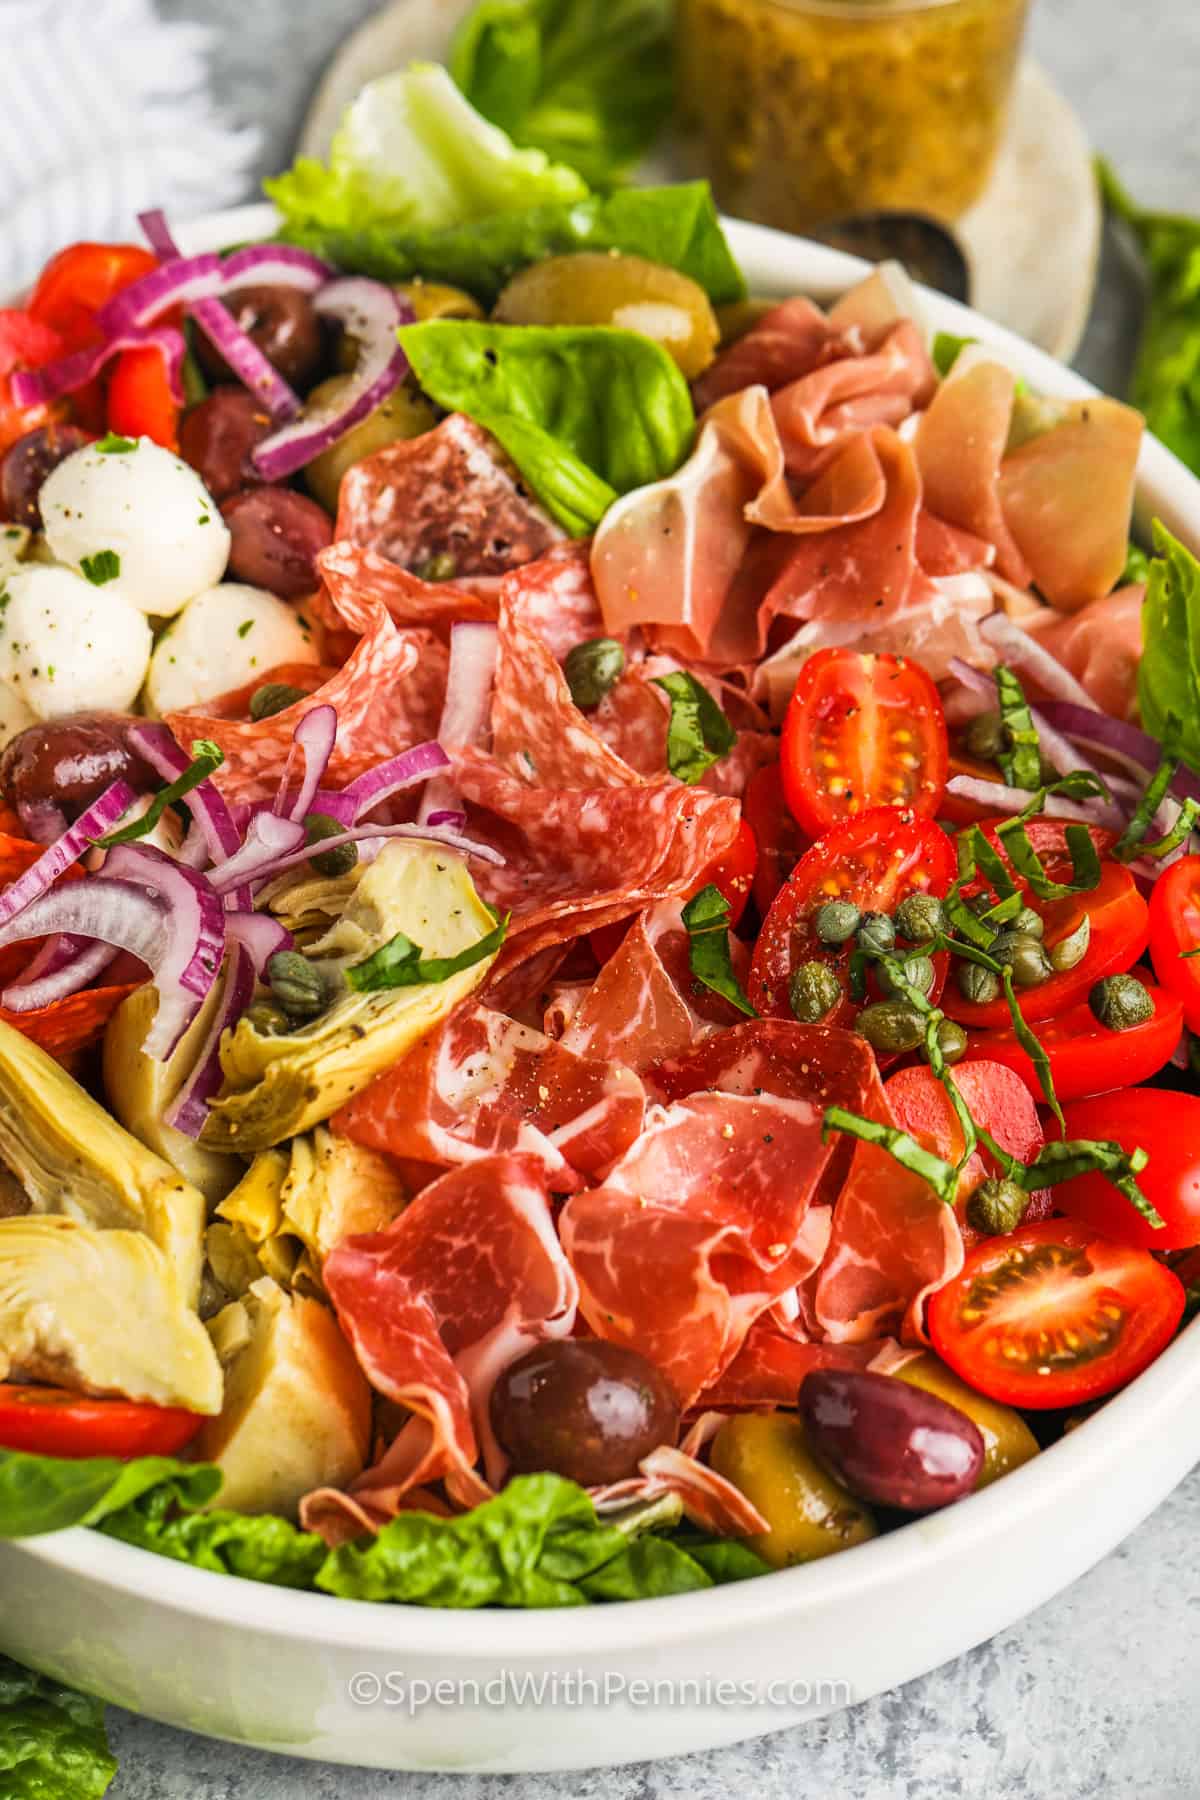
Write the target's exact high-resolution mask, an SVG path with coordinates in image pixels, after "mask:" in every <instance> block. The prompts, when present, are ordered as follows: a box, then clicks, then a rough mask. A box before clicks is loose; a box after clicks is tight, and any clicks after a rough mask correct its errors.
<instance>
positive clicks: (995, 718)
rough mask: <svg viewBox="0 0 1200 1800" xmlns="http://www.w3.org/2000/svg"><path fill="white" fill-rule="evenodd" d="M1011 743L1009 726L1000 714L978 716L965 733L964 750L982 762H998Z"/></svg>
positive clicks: (991, 713)
mask: <svg viewBox="0 0 1200 1800" xmlns="http://www.w3.org/2000/svg"><path fill="white" fill-rule="evenodd" d="M1009 743H1010V739H1009V735H1008V726H1007V725H1006V724H1005V723H1004V720H1003V719H1002V718H1001V717H1000V714H999V713H998V712H983V713H979V714H977V715H976V717H975V718H973V719H972V720H971V723H970V724H969V725H968V726H967V729H966V730H965V731H964V733H963V748H964V749H965V750H966V752H967V755H968V756H974V757H976V758H977V759H978V760H979V761H980V762H996V761H997V760H998V758H1000V757H1001V756H1003V755H1004V753H1005V751H1006V750H1007V749H1008V747H1009Z"/></svg>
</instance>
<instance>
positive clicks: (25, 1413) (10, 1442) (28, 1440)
mask: <svg viewBox="0 0 1200 1800" xmlns="http://www.w3.org/2000/svg"><path fill="white" fill-rule="evenodd" d="M203 1423H204V1421H203V1419H202V1418H201V1417H200V1414H199V1413H193V1412H185V1411H184V1409H183V1408H182V1407H179V1406H147V1405H143V1404H142V1403H141V1402H139V1401H136V1400H94V1399H90V1398H89V1397H88V1396H87V1395H86V1394H72V1393H68V1392H67V1390H66V1389H65V1388H52V1387H23V1386H19V1385H5V1386H0V1445H3V1447H4V1449H6V1450H28V1451H29V1452H31V1453H32V1454H33V1455H35V1456H118V1457H121V1458H122V1459H128V1458H130V1457H134V1456H173V1455H174V1454H175V1452H176V1451H177V1450H182V1449H183V1446H184V1445H185V1444H188V1443H190V1442H191V1440H192V1439H193V1438H194V1437H195V1435H196V1433H197V1432H198V1431H199V1429H200V1427H201V1425H202V1424H203Z"/></svg>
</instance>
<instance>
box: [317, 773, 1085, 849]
mask: <svg viewBox="0 0 1200 1800" xmlns="http://www.w3.org/2000/svg"><path fill="white" fill-rule="evenodd" d="M946 792H947V793H948V794H953V795H954V796H955V797H956V798H957V799H960V800H973V801H975V802H976V804H977V805H979V806H987V807H990V808H991V810H992V811H993V812H997V813H1019V812H1020V811H1021V809H1022V807H1025V806H1028V804H1029V795H1028V793H1027V791H1026V790H1025V789H1024V788H1014V787H1008V786H1006V785H1005V783H1004V782H1003V781H980V780H978V779H977V778H976V777H975V776H974V775H952V776H951V777H950V779H949V781H948V782H947V783H946ZM1106 810H1109V809H1107V808H1105V805H1104V802H1103V801H1102V800H1067V799H1065V798H1064V797H1063V796H1062V795H1061V794H1049V795H1047V797H1046V804H1045V806H1044V807H1043V808H1042V812H1043V813H1044V814H1045V816H1046V817H1047V818H1048V819H1078V820H1079V821H1080V822H1081V823H1082V824H1086V825H1100V824H1103V823H1104V822H1105V821H1104V820H1103V819H1102V818H1101V816H1100V814H1101V812H1103V811H1106ZM331 841H332V840H331Z"/></svg>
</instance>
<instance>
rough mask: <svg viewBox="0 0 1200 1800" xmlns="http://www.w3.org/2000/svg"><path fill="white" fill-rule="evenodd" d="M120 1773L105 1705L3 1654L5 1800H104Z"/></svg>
mask: <svg viewBox="0 0 1200 1800" xmlns="http://www.w3.org/2000/svg"><path fill="white" fill-rule="evenodd" d="M116 1772H117V1763H116V1758H115V1757H114V1756H113V1755H112V1752H111V1751H110V1750H109V1747H108V1735H107V1733H106V1731H105V1729H104V1702H103V1701H102V1700H93V1699H92V1698H91V1697H90V1696H89V1695H87V1694H79V1693H76V1691H75V1689H74V1688H69V1687H64V1686H63V1685H62V1683H61V1682H58V1681H53V1680H52V1679H51V1678H50V1677H49V1676H48V1675H35V1674H34V1672H33V1671H32V1670H31V1669H24V1668H22V1667H21V1665H20V1664H19V1663H15V1662H12V1661H10V1660H9V1658H8V1657H7V1656H0V1793H3V1795H4V1800H101V1796H102V1795H104V1794H105V1793H107V1792H108V1789H109V1786H110V1784H111V1782H112V1779H113V1776H114V1775H115V1774H116Z"/></svg>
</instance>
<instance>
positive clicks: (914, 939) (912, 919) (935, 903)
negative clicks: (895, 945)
mask: <svg viewBox="0 0 1200 1800" xmlns="http://www.w3.org/2000/svg"><path fill="white" fill-rule="evenodd" d="M945 922H946V920H945V914H944V913H943V911H942V903H941V901H940V900H939V899H938V898H937V897H936V895H934V894H910V895H909V896H908V899H907V900H902V901H901V902H900V904H899V906H898V907H897V908H896V931H897V933H898V934H899V936H900V937H902V938H907V939H908V942H909V943H910V944H931V943H932V942H933V940H934V938H935V937H937V936H938V934H939V932H940V931H941V930H942V929H943V927H944V925H945Z"/></svg>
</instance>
